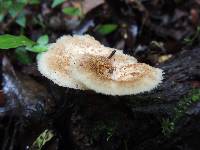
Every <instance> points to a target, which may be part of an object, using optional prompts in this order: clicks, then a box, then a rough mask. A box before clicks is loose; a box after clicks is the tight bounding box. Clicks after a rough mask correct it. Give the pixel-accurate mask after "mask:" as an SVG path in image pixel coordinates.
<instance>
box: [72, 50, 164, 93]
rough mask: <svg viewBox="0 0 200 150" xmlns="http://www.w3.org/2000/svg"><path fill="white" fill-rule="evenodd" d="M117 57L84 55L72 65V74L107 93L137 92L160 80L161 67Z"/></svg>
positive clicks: (84, 82)
mask: <svg viewBox="0 0 200 150" xmlns="http://www.w3.org/2000/svg"><path fill="white" fill-rule="evenodd" d="M119 57H120V56H115V57H112V58H111V59H109V58H107V57H104V56H95V55H90V54H84V55H82V56H80V57H79V58H78V61H77V63H76V64H74V67H73V69H72V75H73V77H74V79H76V80H78V81H80V82H81V83H83V84H84V85H85V86H86V87H88V88H89V89H93V90H94V91H96V92H97V93H102V94H107V95H131V94H138V93H141V92H145V91H150V90H152V89H153V88H155V87H156V86H157V85H158V84H159V83H161V81H162V74H163V73H162V70H161V69H158V68H153V67H151V66H149V65H147V64H144V63H135V62H132V63H131V62H126V61H125V62H122V61H121V62H120V61H118V58H119ZM119 59H120V58H119Z"/></svg>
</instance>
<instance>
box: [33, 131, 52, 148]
mask: <svg viewBox="0 0 200 150" xmlns="http://www.w3.org/2000/svg"><path fill="white" fill-rule="evenodd" d="M53 137H54V134H53V132H52V131H51V130H45V131H44V132H42V133H41V134H40V135H39V136H38V137H37V139H36V140H35V141H34V143H33V145H32V146H31V149H37V150H41V149H42V147H43V146H44V145H45V144H46V143H47V142H48V141H50V140H51V139H52V138H53Z"/></svg>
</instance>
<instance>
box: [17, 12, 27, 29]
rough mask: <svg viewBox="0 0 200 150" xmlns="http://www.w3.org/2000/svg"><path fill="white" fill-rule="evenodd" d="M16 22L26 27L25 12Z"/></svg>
mask: <svg viewBox="0 0 200 150" xmlns="http://www.w3.org/2000/svg"><path fill="white" fill-rule="evenodd" d="M16 23H17V24H19V25H20V26H21V27H23V28H25V27H26V16H25V14H24V13H21V14H20V15H19V16H18V17H17V19H16Z"/></svg>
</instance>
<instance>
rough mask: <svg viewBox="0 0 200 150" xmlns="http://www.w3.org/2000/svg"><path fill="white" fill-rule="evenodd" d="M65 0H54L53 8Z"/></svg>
mask: <svg viewBox="0 0 200 150" xmlns="http://www.w3.org/2000/svg"><path fill="white" fill-rule="evenodd" d="M64 1H65V0H54V1H53V3H52V5H51V8H54V7H56V6H58V5H60V4H62V3H63V2H64Z"/></svg>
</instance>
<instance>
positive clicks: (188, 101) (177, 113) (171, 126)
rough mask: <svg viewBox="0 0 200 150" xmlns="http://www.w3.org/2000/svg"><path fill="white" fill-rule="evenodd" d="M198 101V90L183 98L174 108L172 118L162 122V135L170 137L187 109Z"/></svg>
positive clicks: (199, 94) (199, 98) (199, 96)
mask: <svg viewBox="0 0 200 150" xmlns="http://www.w3.org/2000/svg"><path fill="white" fill-rule="evenodd" d="M198 101H200V89H193V90H192V91H191V92H190V93H189V94H188V96H185V97H184V98H183V99H182V100H181V101H180V102H179V103H178V104H177V106H176V107H175V108H174V115H173V117H172V118H171V119H170V118H167V119H164V120H163V121H162V133H163V134H164V135H165V136H167V137H170V136H171V134H172V133H173V132H174V130H175V126H176V124H177V122H178V121H179V120H180V119H181V118H182V117H183V116H184V115H185V112H186V111H187V110H188V108H189V107H190V106H191V105H192V104H194V103H196V102H198Z"/></svg>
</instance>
